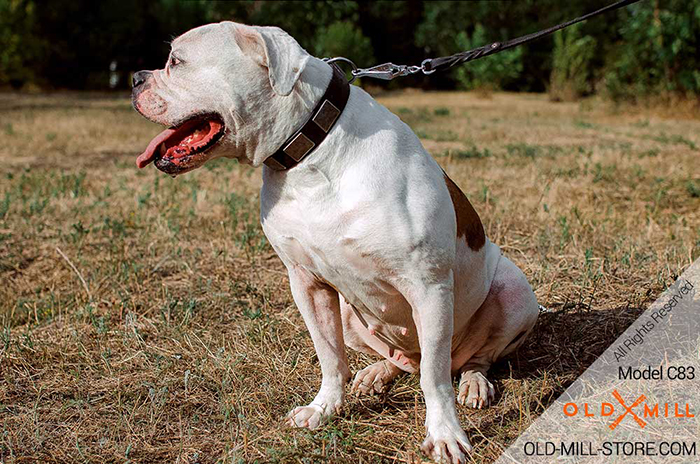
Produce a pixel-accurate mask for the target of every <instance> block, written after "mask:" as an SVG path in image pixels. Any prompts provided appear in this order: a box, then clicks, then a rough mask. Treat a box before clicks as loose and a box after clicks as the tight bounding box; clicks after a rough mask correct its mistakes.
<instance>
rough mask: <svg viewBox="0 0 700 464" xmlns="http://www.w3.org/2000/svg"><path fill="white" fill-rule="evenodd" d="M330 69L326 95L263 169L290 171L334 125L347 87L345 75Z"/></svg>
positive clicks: (334, 67)
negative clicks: (331, 74) (331, 72)
mask: <svg viewBox="0 0 700 464" xmlns="http://www.w3.org/2000/svg"><path fill="white" fill-rule="evenodd" d="M330 66H331V68H332V69H333V77H331V81H330V82H329V83H328V88H327V89H326V93H325V94H323V97H321V99H320V100H319V102H318V103H317V104H316V107H315V108H314V109H313V111H312V112H311V117H310V118H309V119H308V120H307V121H306V122H305V123H304V125H303V126H302V127H301V129H299V130H298V131H296V132H295V133H294V135H292V136H291V137H289V138H288V139H287V140H286V141H285V142H284V143H283V144H282V147H281V148H280V149H279V150H277V151H276V152H275V153H273V154H272V156H270V157H268V158H267V159H266V160H265V161H264V163H265V165H266V166H267V167H269V168H272V169H274V170H275V171H284V170H287V169H291V168H293V167H294V166H296V165H297V164H299V162H301V160H303V159H304V157H305V156H307V155H308V154H309V153H311V152H312V151H314V150H315V149H316V147H318V146H319V145H320V144H321V142H323V140H324V139H325V138H326V136H327V135H328V133H329V132H330V131H331V129H332V128H333V126H334V125H335V123H336V121H338V118H339V117H340V115H341V114H342V112H343V109H344V108H345V104H346V103H347V102H348V97H349V96H350V84H349V83H348V81H347V79H346V78H345V73H344V72H343V71H342V70H341V69H340V68H339V67H338V66H336V65H335V64H331V65H330Z"/></svg>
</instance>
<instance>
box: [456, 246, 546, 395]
mask: <svg viewBox="0 0 700 464" xmlns="http://www.w3.org/2000/svg"><path fill="white" fill-rule="evenodd" d="M538 314H539V307H538V305H537V299H536V298H535V294H534V292H533V291H532V288H531V287H530V284H529V283H528V282H527V279H526V278H525V275H524V274H523V273H522V271H521V270H520V269H518V267H517V266H516V265H515V264H513V262H512V261H510V260H509V259H508V258H506V257H505V256H502V257H501V259H500V261H499V263H498V268H497V269H496V274H495V276H494V279H493V282H492V283H491V290H490V291H489V294H488V296H487V297H486V300H484V302H483V303H482V305H481V307H480V308H479V309H478V310H477V312H476V314H475V315H474V317H475V319H474V325H476V326H483V327H485V328H487V330H485V331H484V334H485V336H486V338H485V339H484V340H483V341H482V342H481V343H483V344H482V345H481V347H478V346H477V347H476V348H477V349H474V346H473V343H471V342H470V341H469V340H465V345H464V347H457V349H456V350H455V352H454V354H453V360H454V359H455V358H456V359H458V360H460V361H457V362H458V364H457V366H459V365H460V364H461V367H459V373H460V381H459V394H458V395H457V401H458V402H459V403H460V404H466V405H468V406H471V407H474V408H482V407H484V406H489V405H490V403H491V402H492V401H493V399H494V396H495V390H494V388H493V385H492V384H491V382H489V381H488V380H487V379H486V372H487V371H488V369H489V367H490V366H491V364H492V363H493V362H495V361H496V360H498V359H500V358H502V357H504V356H507V355H509V354H510V353H512V352H513V351H515V350H516V349H517V348H518V347H519V346H520V345H521V344H522V343H523V342H524V341H525V339H526V338H527V335H528V334H529V333H530V331H531V330H532V328H533V326H534V325H535V322H536V321H537V316H538ZM472 350H473V351H472ZM470 352H471V353H474V354H470ZM457 366H454V365H453V367H457Z"/></svg>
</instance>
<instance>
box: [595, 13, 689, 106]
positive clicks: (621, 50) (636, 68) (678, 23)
mask: <svg viewBox="0 0 700 464" xmlns="http://www.w3.org/2000/svg"><path fill="white" fill-rule="evenodd" d="M620 28H621V36H622V40H621V41H620V42H618V43H617V44H616V45H615V47H613V48H612V49H611V51H610V53H608V57H607V60H606V63H605V70H604V71H605V73H604V84H605V89H606V90H607V92H608V94H609V96H610V97H612V98H613V99H614V100H622V99H630V100H634V99H636V98H638V97H645V96H649V95H653V94H661V95H665V94H666V95H667V94H669V93H680V94H684V95H686V96H693V95H698V94H699V93H700V55H698V49H700V0H665V1H660V0H652V1H646V2H641V3H639V4H636V5H634V6H633V7H630V8H629V9H628V10H627V11H625V12H623V20H622V21H620Z"/></svg>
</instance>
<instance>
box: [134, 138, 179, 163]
mask: <svg viewBox="0 0 700 464" xmlns="http://www.w3.org/2000/svg"><path fill="white" fill-rule="evenodd" d="M174 133H175V129H165V130H164V131H163V132H161V133H160V134H158V135H156V136H155V138H154V139H153V140H151V143H149V144H148V146H147V147H146V150H145V151H144V152H143V153H141V154H140V155H139V157H138V158H136V166H138V167H139V168H144V167H146V166H148V164H149V163H150V162H151V161H153V158H155V157H156V150H157V149H158V146H159V145H160V144H161V143H163V142H164V141H165V140H166V139H167V138H168V137H170V136H171V135H173V134H174Z"/></svg>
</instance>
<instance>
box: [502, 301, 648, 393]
mask: <svg viewBox="0 0 700 464" xmlns="http://www.w3.org/2000/svg"><path fill="white" fill-rule="evenodd" d="M643 311H644V308H638V307H630V306H624V307H618V308H611V309H591V308H589V307H587V306H585V305H575V304H570V305H564V306H562V307H561V309H558V310H550V311H547V312H543V313H541V314H540V316H539V318H538V320H537V324H536V325H535V328H534V330H533V331H532V333H531V334H530V336H529V337H528V338H527V340H526V341H525V343H524V344H523V346H521V347H520V349H519V350H517V351H516V352H515V353H514V354H512V355H510V356H508V357H507V358H504V359H503V360H500V361H498V362H497V363H496V364H494V365H493V366H492V368H491V377H492V378H494V379H503V378H506V377H510V378H513V379H532V378H539V377H542V376H543V375H544V374H545V373H546V374H547V375H548V376H559V377H562V379H567V378H570V379H571V380H570V381H568V382H566V384H565V385H563V386H564V387H566V386H568V385H569V384H570V383H571V382H573V380H575V379H576V378H577V377H578V376H579V375H581V374H582V373H583V372H584V371H585V370H586V369H587V368H588V367H589V366H590V365H591V364H593V362H594V361H595V360H596V359H598V357H599V356H600V355H601V354H603V352H604V351H605V350H606V349H608V348H609V347H610V346H611V345H612V344H613V343H614V342H615V340H617V338H618V337H619V336H620V335H622V333H623V332H624V331H625V330H626V329H627V327H629V326H630V325H631V324H632V323H633V322H634V321H635V320H636V319H637V318H638V317H639V316H640V315H641V313H642V312H643ZM562 391H563V389H562ZM560 393H561V392H560Z"/></svg>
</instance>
